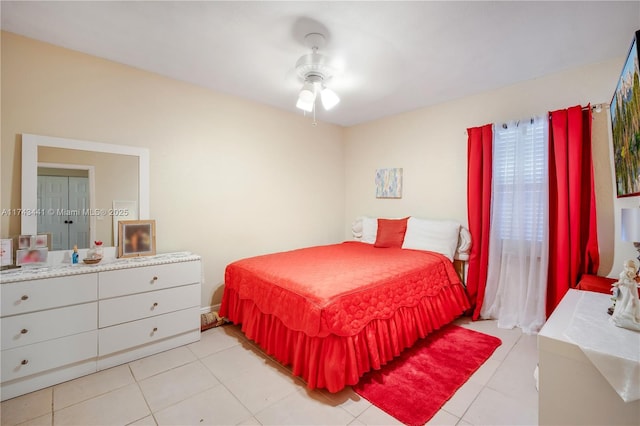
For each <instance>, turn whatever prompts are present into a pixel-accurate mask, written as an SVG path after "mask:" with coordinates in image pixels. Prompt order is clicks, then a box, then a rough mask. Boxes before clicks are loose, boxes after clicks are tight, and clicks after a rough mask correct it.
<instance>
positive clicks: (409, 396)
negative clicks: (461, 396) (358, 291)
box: [353, 325, 502, 425]
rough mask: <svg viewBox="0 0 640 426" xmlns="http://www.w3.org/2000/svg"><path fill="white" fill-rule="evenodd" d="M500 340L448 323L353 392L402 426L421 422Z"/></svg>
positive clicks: (462, 381)
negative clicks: (399, 422) (398, 421)
mask: <svg viewBox="0 0 640 426" xmlns="http://www.w3.org/2000/svg"><path fill="white" fill-rule="evenodd" d="M501 344H502V342H501V341H500V339H498V338H497V337H493V336H488V335H486V334H483V333H479V332H477V331H473V330H468V329H466V328H462V327H458V326H456V325H448V326H445V327H443V328H441V329H440V330H438V331H435V332H434V333H432V334H430V335H429V336H427V337H426V338H424V339H421V340H419V341H418V342H417V343H416V344H415V345H414V346H413V347H411V348H409V349H407V350H406V351H404V352H403V353H402V354H401V355H400V356H399V357H398V358H396V359H394V360H393V361H391V362H389V363H388V364H387V365H385V366H384V367H382V369H380V370H377V371H371V372H369V373H367V374H365V375H364V376H363V377H362V378H361V379H360V381H359V382H358V384H356V385H355V386H353V389H354V390H355V391H356V392H357V393H358V394H359V395H360V396H362V397H363V398H365V399H367V400H369V402H371V403H372V404H373V405H375V406H376V407H378V408H380V409H382V410H384V411H385V412H387V413H389V414H390V415H392V416H393V417H395V418H396V419H398V420H400V421H401V422H402V423H405V424H408V425H422V424H425V423H426V422H427V421H429V419H431V417H433V415H434V414H436V413H437V412H438V410H439V409H440V407H442V406H443V405H444V403H445V402H447V401H448V400H449V398H451V396H453V394H454V393H455V392H456V390H458V388H459V387H460V386H462V385H463V384H464V383H465V382H466V381H467V380H468V379H469V377H471V375H472V374H473V373H474V372H475V371H476V370H477V369H478V368H479V367H480V366H481V365H482V364H483V363H484V362H485V361H486V360H487V359H488V358H489V357H490V356H491V354H492V353H493V351H495V349H496V348H497V347H498V346H500V345H501Z"/></svg>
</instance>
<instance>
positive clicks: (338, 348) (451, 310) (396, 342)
mask: <svg viewBox="0 0 640 426" xmlns="http://www.w3.org/2000/svg"><path fill="white" fill-rule="evenodd" d="M223 298H224V300H223V303H222V305H223V306H224V313H222V312H221V314H223V315H224V316H225V317H226V318H227V319H228V320H230V321H232V322H233V323H236V324H242V331H243V332H244V333H245V335H246V336H247V337H248V338H249V339H251V340H253V341H255V342H256V343H257V344H258V345H259V346H260V347H262V348H263V349H264V351H265V352H267V353H268V354H269V355H271V356H273V357H274V358H276V359H277V360H278V361H280V362H281V363H282V364H284V365H288V366H289V365H290V366H291V367H292V372H293V374H294V375H296V376H299V377H301V378H302V379H304V380H305V381H306V382H307V386H308V387H309V389H315V388H326V389H327V390H328V391H329V392H338V391H340V390H341V389H343V388H344V387H345V386H347V385H353V384H356V383H357V382H358V380H359V379H360V377H361V376H362V375H363V374H364V373H366V372H367V371H370V370H378V369H380V368H381V367H382V366H383V365H385V364H386V363H387V362H389V361H390V360H392V359H393V358H395V357H397V356H398V355H400V353H401V352H402V351H403V350H404V349H406V348H408V347H410V346H412V345H413V344H414V343H415V342H416V341H417V340H418V339H419V338H423V337H425V336H426V335H427V334H429V333H431V332H432V331H434V330H437V329H438V328H440V327H442V326H443V325H446V324H448V323H450V322H451V321H453V320H454V319H456V318H457V317H458V316H460V315H461V314H462V313H463V312H464V311H465V310H467V309H468V308H469V302H468V299H467V296H466V294H465V291H464V289H463V287H462V286H461V285H459V284H457V285H451V286H446V287H443V288H442V289H441V291H440V292H439V293H438V294H437V295H435V296H429V297H425V298H423V299H422V300H421V301H420V302H419V303H418V304H417V305H416V306H415V307H401V308H400V309H398V310H397V311H396V312H395V313H394V314H393V316H392V317H391V318H389V319H384V320H380V319H376V320H372V321H371V322H369V324H367V325H366V326H365V327H364V328H363V329H362V330H361V331H360V332H359V333H357V334H355V335H353V336H346V337H342V336H336V335H334V334H330V335H328V336H326V337H310V336H308V335H307V334H305V333H304V332H301V331H295V330H291V329H289V328H287V327H286V326H285V325H284V324H283V323H282V321H280V320H279V319H278V318H277V317H275V316H274V315H271V314H265V313H263V312H261V311H260V310H259V309H258V308H257V307H256V305H255V304H254V303H253V301H251V300H248V299H240V298H239V297H238V294H237V293H236V292H235V291H234V290H232V289H230V288H228V287H227V288H225V292H224V296H223Z"/></svg>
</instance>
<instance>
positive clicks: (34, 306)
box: [0, 253, 202, 401]
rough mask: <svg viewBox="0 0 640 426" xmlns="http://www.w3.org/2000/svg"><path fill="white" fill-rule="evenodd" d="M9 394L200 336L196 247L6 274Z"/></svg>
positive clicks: (0, 380) (3, 377) (2, 319)
mask: <svg viewBox="0 0 640 426" xmlns="http://www.w3.org/2000/svg"><path fill="white" fill-rule="evenodd" d="M0 280H1V281H0V282H1V284H0V291H1V294H0V295H1V299H0V307H1V310H0V331H1V334H0V336H1V344H2V347H1V349H2V351H1V353H0V363H1V370H0V385H1V392H0V396H1V400H3V401H4V400H5V399H9V398H13V397H15V396H18V395H22V394H24V393H27V392H31V391H34V390H37V389H41V388H44V387H47V386H51V385H54V384H56V383H60V382H63V381H66V380H69V379H73V378H75V377H79V376H82V375H85V374H90V373H93V372H96V371H98V370H102V369H105V368H109V367H113V366H115V365H119V364H123V363H126V362H129V361H132V360H135V359H138V358H142V357H145V356H148V355H151V354H154V353H157V352H161V351H165V350H167V349H171V348H174V347H177V346H181V345H185V344H187V343H191V342H194V341H197V340H199V339H200V287H201V281H202V267H201V261H200V257H199V256H196V255H192V254H190V253H169V254H164V255H158V256H151V257H144V258H142V257H141V258H133V259H118V260H115V261H112V262H109V263H104V264H98V265H93V266H85V265H74V266H61V267H44V268H34V269H24V270H17V271H9V272H3V273H2V274H1V275H0Z"/></svg>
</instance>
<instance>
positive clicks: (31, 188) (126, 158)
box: [21, 134, 149, 250]
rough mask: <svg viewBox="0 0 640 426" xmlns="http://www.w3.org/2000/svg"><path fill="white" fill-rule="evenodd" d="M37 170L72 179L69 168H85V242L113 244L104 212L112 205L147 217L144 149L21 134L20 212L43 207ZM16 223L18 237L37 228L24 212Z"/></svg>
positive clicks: (37, 217)
mask: <svg viewBox="0 0 640 426" xmlns="http://www.w3.org/2000/svg"><path fill="white" fill-rule="evenodd" d="M39 166H40V167H39ZM39 168H40V170H41V172H44V173H45V174H50V175H51V174H55V173H59V174H63V175H64V174H65V173H64V172H53V171H52V169H55V168H58V169H61V168H64V169H68V170H67V176H73V175H74V174H75V173H76V172H74V171H73V170H74V169H84V170H88V174H87V176H88V178H89V182H88V187H89V189H88V193H89V201H88V204H84V205H83V206H85V208H86V207H87V206H88V209H89V211H90V212H91V214H90V215H89V216H88V219H89V237H88V241H89V242H92V241H95V240H102V241H105V242H109V243H111V242H112V241H113V238H112V229H113V225H112V223H113V215H112V214H113V213H114V212H112V211H110V210H111V209H112V208H113V203H114V202H116V203H122V202H123V201H127V203H129V204H130V203H131V202H132V201H136V204H137V210H138V211H137V214H138V215H139V218H140V219H148V217H149V150H148V149H146V148H140V147H132V146H126V145H111V144H106V143H99V142H90V141H81V140H75V139H64V138H55V137H49V136H39V135H29V134H23V135H22V209H23V212H38V208H39V207H40V208H42V207H45V206H42V205H40V206H39V204H38V198H39V196H38V180H39V177H38V174H39V172H38V169H39ZM45 170H46V171H45ZM127 171H128V172H127ZM71 207H72V206H70V209H69V210H71V212H72V213H73V212H74V211H75V210H74V209H73V208H71ZM56 210H57V209H56ZM102 213H106V214H102ZM21 219H22V223H21V233H22V234H26V235H33V234H36V233H37V232H38V231H39V227H42V221H43V220H42V219H43V217H42V216H41V215H37V214H31V215H29V214H24V215H23V216H22V218H21ZM69 219H73V218H72V217H70V218H69ZM123 219H130V218H126V217H124V218H123ZM39 222H40V225H39ZM85 240H87V238H85ZM109 243H107V244H109ZM52 248H53V247H52ZM79 248H82V247H80V246H79ZM53 249H54V250H55V248H53Z"/></svg>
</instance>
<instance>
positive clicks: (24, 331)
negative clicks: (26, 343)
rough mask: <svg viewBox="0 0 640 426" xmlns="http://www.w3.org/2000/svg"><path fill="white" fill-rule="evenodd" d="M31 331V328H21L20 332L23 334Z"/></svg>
mask: <svg viewBox="0 0 640 426" xmlns="http://www.w3.org/2000/svg"><path fill="white" fill-rule="evenodd" d="M28 332H29V330H27V329H26V328H23V329H22V330H20V333H22V334H27V333H28Z"/></svg>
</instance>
